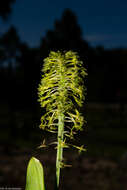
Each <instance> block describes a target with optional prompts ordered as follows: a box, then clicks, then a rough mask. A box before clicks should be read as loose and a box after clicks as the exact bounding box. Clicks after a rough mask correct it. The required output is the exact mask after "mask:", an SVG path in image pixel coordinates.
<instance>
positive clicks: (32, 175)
mask: <svg viewBox="0 0 127 190" xmlns="http://www.w3.org/2000/svg"><path fill="white" fill-rule="evenodd" d="M25 190H45V186H44V172H43V166H42V165H41V163H40V161H39V160H37V159H36V158H34V157H32V158H31V159H30V161H29V164H28V167H27V176H26V188H25Z"/></svg>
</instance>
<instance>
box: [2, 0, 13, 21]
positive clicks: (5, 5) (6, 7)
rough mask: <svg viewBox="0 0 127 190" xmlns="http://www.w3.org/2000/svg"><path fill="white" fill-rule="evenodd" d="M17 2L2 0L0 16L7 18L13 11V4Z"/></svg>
mask: <svg viewBox="0 0 127 190" xmlns="http://www.w3.org/2000/svg"><path fill="white" fill-rule="evenodd" d="M14 2H15V0H2V1H1V3H0V17H2V19H3V20H7V19H8V16H9V14H10V13H11V10H12V8H11V6H12V4H13V3H14Z"/></svg>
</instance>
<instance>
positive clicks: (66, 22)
mask: <svg viewBox="0 0 127 190" xmlns="http://www.w3.org/2000/svg"><path fill="white" fill-rule="evenodd" d="M88 47H89V46H88V43H87V42H86V41H85V40H84V39H83V37H82V31H81V28H80V27H79V25H78V23H77V18H76V16H75V14H74V13H73V12H72V11H71V10H70V9H66V10H65V11H64V12H63V15H62V18H61V20H60V21H58V20H57V21H55V26H54V30H49V31H47V34H46V36H45V37H44V38H43V39H42V40H41V45H40V52H41V56H42V57H46V56H48V54H49V52H50V51H51V50H53V51H56V50H66V51H67V50H73V51H76V52H78V53H79V55H80V57H81V58H85V57H86V54H87V51H88Z"/></svg>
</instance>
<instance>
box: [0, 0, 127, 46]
mask: <svg viewBox="0 0 127 190" xmlns="http://www.w3.org/2000/svg"><path fill="white" fill-rule="evenodd" d="M65 8H70V9H71V10H72V11H74V13H75V14H76V16H77V19H78V23H79V25H80V27H81V29H82V31H83V38H84V39H86V40H87V41H88V42H89V43H90V44H91V45H93V46H96V45H104V47H105V48H112V47H113V48H114V47H115V48H116V47H127V0H87V1H85V0H17V1H16V3H15V4H14V6H13V11H12V15H11V18H10V19H9V21H8V22H7V23H4V22H3V21H2V20H0V33H2V32H4V31H5V30H6V29H7V28H8V27H9V26H10V25H11V24H13V25H15V26H16V28H17V29H18V32H19V35H20V37H21V39H22V40H23V41H26V42H28V43H29V45H30V46H32V47H33V46H37V45H39V43H40V38H41V37H42V36H44V35H45V33H46V31H47V30H48V29H53V25H54V21H55V20H56V19H60V18H61V16H62V13H63V11H64V9H65Z"/></svg>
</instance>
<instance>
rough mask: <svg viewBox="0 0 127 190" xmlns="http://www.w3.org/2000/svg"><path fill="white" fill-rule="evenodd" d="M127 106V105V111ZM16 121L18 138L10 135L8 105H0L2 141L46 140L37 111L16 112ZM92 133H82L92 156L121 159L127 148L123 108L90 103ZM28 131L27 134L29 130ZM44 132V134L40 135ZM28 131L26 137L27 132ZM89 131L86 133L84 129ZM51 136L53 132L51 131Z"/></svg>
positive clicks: (24, 143)
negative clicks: (39, 124) (12, 137)
mask: <svg viewBox="0 0 127 190" xmlns="http://www.w3.org/2000/svg"><path fill="white" fill-rule="evenodd" d="M126 112H127V109H125V113H124V115H125V114H126ZM14 118H15V121H14V124H15V127H16V128H17V133H18V135H17V138H15V139H10V138H11V136H10V129H9V125H10V115H9V112H8V107H7V105H6V106H4V105H3V106H2V109H0V127H1V132H0V141H1V142H2V143H3V144H4V143H7V142H8V143H9V141H10V140H13V142H14V143H15V144H17V145H18V146H24V147H26V146H30V147H32V146H34V147H35V146H36V145H37V146H38V145H39V143H40V142H42V139H43V136H44V132H43V131H40V129H39V128H38V127H37V126H38V123H36V122H38V121H37V120H34V121H33V119H32V118H33V114H32V113H30V112H29V111H25V112H20V111H17V112H15V113H14ZM87 118H88V132H87V133H88V134H87V135H81V138H82V140H81V144H85V145H87V147H88V154H87V155H88V156H96V157H99V156H104V157H112V158H113V159H119V158H120V157H121V156H122V155H123V154H124V153H125V152H127V149H126V146H127V128H126V124H127V120H126V118H125V117H123V118H124V121H123V123H122V124H121V118H120V115H119V109H118V108H117V107H116V106H114V107H113V106H112V107H111V106H109V107H108V106H107V105H101V106H100V104H96V105H90V106H88V109H87ZM25 133H26V134H25ZM40 133H41V135H40ZM24 134H25V135H26V136H25V137H23V135H24ZM84 134H85V133H84ZM47 136H49V138H50V135H47Z"/></svg>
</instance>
